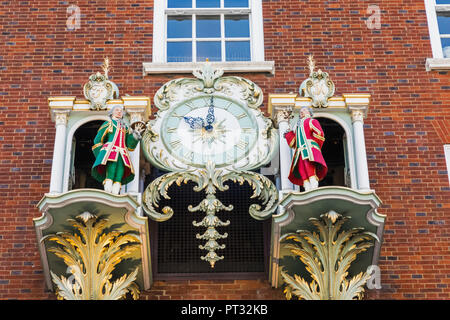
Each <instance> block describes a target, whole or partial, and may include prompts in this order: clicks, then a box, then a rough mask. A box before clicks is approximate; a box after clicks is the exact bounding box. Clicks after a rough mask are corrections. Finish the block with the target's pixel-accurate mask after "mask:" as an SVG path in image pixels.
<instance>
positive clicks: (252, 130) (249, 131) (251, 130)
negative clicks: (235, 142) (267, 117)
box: [242, 128, 255, 133]
mask: <svg viewBox="0 0 450 320" xmlns="http://www.w3.org/2000/svg"><path fill="white" fill-rule="evenodd" d="M254 131H255V129H253V128H242V133H253V132H254Z"/></svg>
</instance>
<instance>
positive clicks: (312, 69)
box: [308, 54, 316, 75]
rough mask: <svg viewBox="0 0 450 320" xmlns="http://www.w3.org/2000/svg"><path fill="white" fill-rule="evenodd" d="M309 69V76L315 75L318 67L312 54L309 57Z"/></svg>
mask: <svg viewBox="0 0 450 320" xmlns="http://www.w3.org/2000/svg"><path fill="white" fill-rule="evenodd" d="M308 67H309V74H310V75H311V74H313V72H314V68H315V67H316V63H315V61H314V58H313V55H312V54H310V55H309V56H308Z"/></svg>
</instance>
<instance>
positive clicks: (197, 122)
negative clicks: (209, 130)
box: [183, 117, 204, 129]
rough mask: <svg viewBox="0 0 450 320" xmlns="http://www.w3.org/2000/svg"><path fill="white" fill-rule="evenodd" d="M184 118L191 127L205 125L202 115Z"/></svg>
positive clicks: (197, 127)
mask: <svg viewBox="0 0 450 320" xmlns="http://www.w3.org/2000/svg"><path fill="white" fill-rule="evenodd" d="M183 119H184V121H186V123H187V124H188V125H189V127H191V129H201V128H203V127H204V123H203V119H202V118H200V117H183Z"/></svg>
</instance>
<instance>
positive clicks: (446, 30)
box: [437, 13, 450, 34]
mask: <svg viewBox="0 0 450 320" xmlns="http://www.w3.org/2000/svg"><path fill="white" fill-rule="evenodd" d="M437 21H438V25H439V33H440V34H450V13H438V16H437Z"/></svg>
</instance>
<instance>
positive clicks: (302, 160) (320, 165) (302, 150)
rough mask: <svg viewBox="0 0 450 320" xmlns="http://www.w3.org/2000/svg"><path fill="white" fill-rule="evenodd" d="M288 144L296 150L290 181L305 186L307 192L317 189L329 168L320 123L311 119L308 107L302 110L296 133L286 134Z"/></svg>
mask: <svg viewBox="0 0 450 320" xmlns="http://www.w3.org/2000/svg"><path fill="white" fill-rule="evenodd" d="M284 137H285V138H286V141H287V143H288V144H289V146H290V147H291V148H294V149H295V152H294V156H293V158H292V163H291V168H290V171H289V180H290V181H291V182H292V183H293V184H296V185H299V186H303V187H304V188H305V191H308V190H311V189H315V188H317V187H318V186H319V181H320V180H322V179H323V178H325V176H326V174H327V171H328V168H327V165H326V163H325V160H324V159H323V156H322V145H323V143H324V141H325V136H324V133H323V130H322V127H321V126H320V123H319V121H317V120H316V119H313V118H311V111H310V110H309V108H307V107H303V108H301V109H300V119H299V121H298V124H297V127H296V128H295V132H294V131H292V130H290V131H287V132H286V133H285V134H284Z"/></svg>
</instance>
